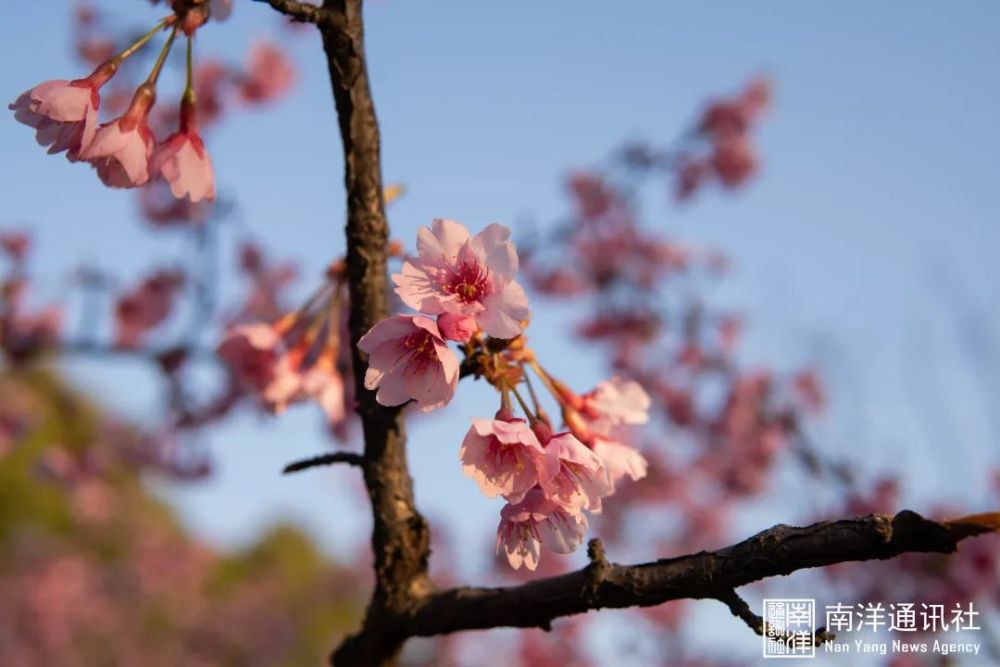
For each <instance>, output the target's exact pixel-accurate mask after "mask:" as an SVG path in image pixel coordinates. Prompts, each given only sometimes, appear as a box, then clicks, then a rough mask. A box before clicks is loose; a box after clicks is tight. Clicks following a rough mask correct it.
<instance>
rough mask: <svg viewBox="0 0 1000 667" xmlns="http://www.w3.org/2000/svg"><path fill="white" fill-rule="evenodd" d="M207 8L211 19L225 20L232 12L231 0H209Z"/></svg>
mask: <svg viewBox="0 0 1000 667" xmlns="http://www.w3.org/2000/svg"><path fill="white" fill-rule="evenodd" d="M209 8H210V9H211V14H212V18H213V19H215V20H216V21H225V20H226V19H228V18H229V15H230V14H232V13H233V0H211V2H209Z"/></svg>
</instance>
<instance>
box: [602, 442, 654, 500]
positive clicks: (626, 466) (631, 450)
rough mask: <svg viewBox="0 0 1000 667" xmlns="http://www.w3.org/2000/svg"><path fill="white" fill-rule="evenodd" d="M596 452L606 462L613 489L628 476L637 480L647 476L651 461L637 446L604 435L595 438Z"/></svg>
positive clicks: (634, 480)
mask: <svg viewBox="0 0 1000 667" xmlns="http://www.w3.org/2000/svg"><path fill="white" fill-rule="evenodd" d="M593 447H594V453H595V454H597V456H598V457H600V459H601V461H603V462H604V466H605V467H606V468H607V469H608V475H609V477H610V480H611V491H612V492H613V491H614V490H615V487H616V486H617V484H618V482H619V481H620V480H622V479H623V478H624V477H626V476H628V477H629V478H630V479H631V480H632V481H633V482H637V481H639V480H640V479H642V478H643V477H645V476H646V471H647V470H648V469H649V462H648V461H646V457H644V456H643V455H642V454H640V453H639V450H637V449H636V448H635V447H632V446H631V445H628V444H626V443H624V442H620V441H618V440H614V439H612V438H608V437H605V436H602V435H598V436H596V437H595V438H594V445H593Z"/></svg>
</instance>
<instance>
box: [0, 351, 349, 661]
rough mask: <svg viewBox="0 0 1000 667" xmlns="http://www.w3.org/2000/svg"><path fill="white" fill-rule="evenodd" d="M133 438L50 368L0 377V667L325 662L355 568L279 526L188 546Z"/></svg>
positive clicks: (190, 541)
mask: <svg viewBox="0 0 1000 667" xmlns="http://www.w3.org/2000/svg"><path fill="white" fill-rule="evenodd" d="M142 440H143V435H142V434H141V433H139V432H138V431H136V430H133V429H131V428H129V427H126V426H122V425H120V424H116V423H115V422H114V420H112V419H109V418H106V417H105V416H104V415H102V412H101V411H100V410H99V409H98V408H97V407H95V406H93V405H92V404H90V403H88V402H87V401H85V400H84V399H82V398H81V397H80V396H79V395H78V394H76V393H75V392H74V391H72V390H71V389H69V388H68V387H67V386H66V385H65V384H64V383H63V382H62V381H61V380H60V378H59V377H58V376H57V375H56V374H55V373H53V372H52V371H51V370H49V369H45V368H42V367H37V366H36V367H34V368H32V369H31V370H8V371H7V372H5V373H4V374H3V375H2V376H0V664H2V665H4V666H5V667H19V666H23V665H81V664H86V665H146V666H150V667H159V666H164V667H167V666H170V667H175V666H176V665H185V666H198V665H205V666H208V665H212V666H222V665H233V666H236V665H239V666H240V667H246V666H248V665H268V666H273V665H289V666H291V665H318V664H322V663H323V661H324V660H325V656H326V654H327V652H328V651H329V648H330V646H331V645H332V644H333V642H334V640H335V636H334V635H335V634H337V633H342V632H346V631H347V630H349V629H351V628H352V627H354V626H355V625H356V624H357V622H358V619H359V618H360V613H361V610H362V605H363V599H364V598H363V595H364V593H365V591H366V589H367V583H368V582H367V578H368V577H367V574H366V573H365V571H364V569H361V570H360V571H355V570H352V569H349V568H345V567H341V566H338V565H336V564H334V563H332V562H330V561H329V560H328V559H327V558H326V557H325V556H324V555H323V554H321V553H320V552H319V551H317V549H316V547H315V546H314V545H313V544H312V542H311V541H310V540H309V538H308V537H307V536H305V535H304V534H303V533H302V532H300V531H299V530H297V529H296V528H293V527H290V526H276V527H274V528H272V529H270V530H269V531H268V532H267V533H265V534H264V535H262V536H261V537H260V538H259V540H258V541H257V542H256V543H255V544H253V545H251V546H249V547H247V548H245V549H243V550H241V551H238V552H236V553H230V554H226V553H220V552H218V551H216V550H214V549H212V548H210V547H208V546H206V545H204V544H202V543H200V542H199V541H198V540H196V539H194V538H192V537H191V536H190V535H188V534H187V533H186V532H185V530H184V528H183V527H182V526H181V525H180V524H179V523H178V522H177V520H176V519H175V517H174V516H173V514H172V513H171V511H170V510H169V509H168V508H167V506H166V505H164V504H163V503H162V502H160V501H159V500H158V499H156V498H155V497H154V496H153V495H151V494H150V492H149V491H148V490H146V488H145V487H144V485H143V484H142V477H143V476H144V475H149V474H153V473H152V472H151V470H152V468H150V466H148V465H147V462H146V461H145V460H144V458H143V457H142V456H141V453H142V451H143V447H142ZM125 507H128V511H122V510H123V508H125Z"/></svg>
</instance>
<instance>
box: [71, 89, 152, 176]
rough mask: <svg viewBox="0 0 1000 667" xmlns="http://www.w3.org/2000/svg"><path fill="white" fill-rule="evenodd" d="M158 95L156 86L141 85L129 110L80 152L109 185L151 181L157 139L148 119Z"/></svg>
mask: <svg viewBox="0 0 1000 667" xmlns="http://www.w3.org/2000/svg"><path fill="white" fill-rule="evenodd" d="M154 97H155V93H154V92H153V88H152V86H147V85H143V86H140V87H139V88H138V90H136V93H135V97H133V98H132V104H131V106H130V107H129V109H128V111H126V112H125V114H124V115H122V116H121V117H120V118H117V119H115V120H113V121H111V122H110V123H105V124H104V125H101V127H100V128H98V130H97V134H95V135H94V140H93V141H92V142H91V143H90V145H88V146H87V147H86V148H84V149H83V150H82V151H80V159H82V160H87V161H88V162H90V164H91V165H93V167H94V168H95V169H96V170H97V175H98V176H99V177H100V178H101V181H102V182H103V183H104V184H105V185H107V186H108V187H111V188H135V187H138V186H140V185H145V184H146V182H147V181H149V171H150V170H149V158H150V157H151V156H152V154H153V147H154V145H155V144H156V140H155V139H154V137H153V131H152V130H151V129H149V124H148V123H147V118H148V115H149V108H150V106H151V105H152V104H153V99H154Z"/></svg>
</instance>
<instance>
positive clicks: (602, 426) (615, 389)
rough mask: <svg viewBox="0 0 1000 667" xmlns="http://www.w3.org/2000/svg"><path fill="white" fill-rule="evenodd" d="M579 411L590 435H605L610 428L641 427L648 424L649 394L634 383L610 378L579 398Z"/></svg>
mask: <svg viewBox="0 0 1000 667" xmlns="http://www.w3.org/2000/svg"><path fill="white" fill-rule="evenodd" d="M581 398H582V402H581V409H580V411H581V412H582V413H583V414H584V415H585V416H586V417H587V418H588V420H589V422H590V423H589V426H590V428H591V430H592V431H594V432H597V433H603V434H605V435H607V434H608V433H609V432H610V429H611V427H614V426H621V425H623V424H626V425H630V426H631V425H638V424H645V423H646V422H648V421H649V406H650V405H652V401H651V400H650V398H649V394H647V393H646V390H645V389H643V388H642V385H640V384H639V383H638V382H635V381H633V380H625V379H623V378H621V377H619V376H617V375H616V376H614V377H612V378H611V379H610V380H608V381H606V382H601V383H600V384H599V385H597V388H596V389H594V390H593V391H592V392H590V393H588V394H585V395H583V396H582V397H581Z"/></svg>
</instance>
